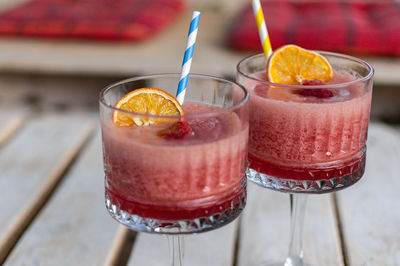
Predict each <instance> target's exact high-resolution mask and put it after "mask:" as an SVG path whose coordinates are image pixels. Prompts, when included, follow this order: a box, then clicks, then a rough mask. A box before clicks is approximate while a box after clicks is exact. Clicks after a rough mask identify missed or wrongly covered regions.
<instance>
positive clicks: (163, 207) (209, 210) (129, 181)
mask: <svg viewBox="0 0 400 266" xmlns="http://www.w3.org/2000/svg"><path fill="white" fill-rule="evenodd" d="M184 108H185V113H201V112H209V111H212V110H217V108H216V107H211V106H208V105H203V104H196V103H185V105H184ZM187 122H188V123H189V125H190V127H191V129H192V132H193V133H192V134H190V135H189V136H185V137H184V138H181V139H166V138H163V137H160V135H159V132H160V130H162V129H163V128H166V127H168V126H169V124H171V123H172V122H171V123H168V122H166V123H161V124H158V125H151V126H145V127H136V126H134V127H129V128H125V127H118V126H116V125H114V124H113V123H112V122H111V121H110V122H109V123H108V124H106V125H105V127H104V128H103V130H102V133H103V140H104V162H105V173H106V182H107V183H106V193H107V194H108V196H109V197H110V198H111V201H112V202H113V203H114V204H116V205H117V206H119V207H120V208H121V209H122V210H125V211H127V212H129V213H131V214H136V215H139V216H142V217H148V218H155V219H164V220H179V219H193V218H197V217H202V216H209V215H212V214H213V213H216V212H221V210H224V209H226V208H229V207H230V204H231V202H232V200H233V199H234V198H235V197H238V195H239V194H241V193H243V191H244V189H245V186H243V181H244V175H245V154H246V143H247V139H248V127H247V126H243V125H242V124H241V121H240V120H239V118H238V116H237V115H236V114H235V113H227V112H221V114H219V115H217V116H212V117H208V118H201V119H200V118H199V119H196V118H193V119H191V118H188V119H187Z"/></svg>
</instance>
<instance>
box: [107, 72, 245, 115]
mask: <svg viewBox="0 0 400 266" xmlns="http://www.w3.org/2000/svg"><path fill="white" fill-rule="evenodd" d="M180 75H181V74H180V73H160V74H148V75H138V76H136V77H132V78H127V79H123V80H120V81H117V82H114V83H112V84H110V85H107V86H106V87H104V88H103V89H102V90H101V91H100V95H99V103H100V104H101V105H103V106H104V107H106V108H109V109H112V110H114V111H118V112H122V113H126V114H130V115H135V116H138V117H145V118H164V119H176V118H185V117H186V118H188V117H212V116H217V115H219V114H221V113H225V112H233V111H235V110H237V109H239V108H240V107H242V106H243V105H245V104H246V103H247V102H248V99H249V92H248V91H247V89H246V88H245V87H244V86H243V85H241V84H239V83H237V82H235V81H231V80H227V79H224V78H220V77H216V76H212V75H205V74H196V73H193V74H192V73H191V74H189V79H190V78H191V77H194V78H198V79H212V80H218V81H222V82H225V83H227V84H231V85H234V86H237V87H238V88H239V89H241V90H242V91H243V93H244V95H243V97H242V98H241V100H240V101H239V102H237V103H235V104H233V105H232V106H229V107H227V108H223V107H222V108H221V109H216V110H213V111H206V112H201V113H189V114H186V113H184V114H183V115H156V114H144V113H137V112H132V111H128V110H124V109H120V108H117V107H115V106H113V105H111V104H108V103H107V102H106V100H105V94H106V93H107V92H109V91H110V90H112V89H113V88H115V87H117V86H119V85H122V84H125V83H129V82H132V81H138V80H146V79H151V78H152V79H154V78H163V77H176V78H177V81H178V82H179V79H180ZM177 85H178V83H177Z"/></svg>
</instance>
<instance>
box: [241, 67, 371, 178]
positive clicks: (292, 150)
mask: <svg viewBox="0 0 400 266" xmlns="http://www.w3.org/2000/svg"><path fill="white" fill-rule="evenodd" d="M254 77H256V78H257V79H259V80H260V79H261V80H265V79H266V77H265V74H264V73H257V74H255V75H254ZM355 79H356V77H355V76H353V75H351V74H349V73H346V72H336V73H335V75H334V77H333V79H332V80H331V81H330V83H329V84H332V88H330V89H329V90H330V91H332V97H327V98H319V97H315V96H312V95H310V94H311V93H306V94H305V93H299V91H296V90H288V89H283V88H271V87H268V86H267V85H266V84H265V85H260V84H261V83H255V82H254V83H251V81H248V84H245V86H246V88H248V89H249V90H250V139H249V163H250V167H251V168H253V169H254V170H256V171H259V172H261V173H264V174H268V175H271V176H274V177H278V178H286V179H304V180H314V179H315V180H317V179H329V178H334V177H337V176H340V175H343V174H346V173H347V174H348V173H349V171H352V170H351V169H350V168H354V165H358V164H359V162H360V160H364V156H365V155H364V152H363V149H364V146H365V139H366V135H367V127H368V122H369V111H370V103H371V91H366V90H365V88H364V87H363V85H362V84H359V83H358V84H349V85H348V86H347V87H340V88H339V87H338V88H335V86H334V84H337V83H344V82H351V81H353V80H355ZM256 84H258V85H256ZM304 95H306V96H304ZM316 96H318V95H316ZM329 169H330V170H329ZM353 170H354V169H353Z"/></svg>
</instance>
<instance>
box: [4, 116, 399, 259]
mask: <svg viewBox="0 0 400 266" xmlns="http://www.w3.org/2000/svg"><path fill="white" fill-rule="evenodd" d="M399 177H400V130H398V129H396V128H394V127H389V126H386V125H383V124H379V123H371V126H370V131H369V139H368V156H367V168H366V174H365V176H364V177H363V179H362V180H361V181H359V182H358V183H357V184H355V185H354V186H352V187H350V188H348V189H346V190H343V191H341V192H338V193H336V194H330V195H311V196H309V200H308V204H307V213H306V218H305V219H306V220H305V228H304V250H305V260H306V261H307V262H308V263H310V264H312V265H354V266H356V265H385V266H386V265H388V266H390V265H393V266H394V265H400V228H399V226H400V193H399V192H398V191H399V190H400V178H399ZM103 178H104V175H103V167H102V154H101V141H100V132H99V125H98V116H97V113H75V114H65V113H64V114H48V113H45V114H29V113H16V112H4V111H3V112H0V188H1V193H0V211H1V215H0V264H2V263H4V265H10V266H11V265H18V266H19V265H41V266H45V265H49V266H50V265H60V266H61V265H129V266H133V265H135V266H148V265H150V266H151V265H157V266H160V265H161V266H162V265H168V258H169V253H168V252H169V250H168V245H167V240H166V237H164V236H158V235H148V234H144V233H138V234H136V233H134V232H132V231H129V230H126V229H124V228H123V227H122V226H120V225H119V224H118V223H117V222H116V221H114V220H113V219H112V218H111V217H110V216H109V215H108V213H107V211H106V209H105V207H104V187H103V186H104V185H103ZM288 229H289V200H288V195H287V194H283V193H278V192H273V191H269V190H266V189H262V188H260V187H257V186H255V185H253V184H249V189H248V203H247V206H246V209H245V211H244V212H243V214H242V215H241V217H240V219H237V220H236V221H235V222H233V223H231V224H229V225H228V226H225V227H224V228H222V229H219V230H215V231H211V232H208V233H203V234H198V235H190V236H187V237H186V238H185V246H186V249H185V263H186V265H190V266H191V265H193V266H197V265H199V266H200V265H216V266H217V265H221V266H225V265H226V266H228V265H234V266H247V265H255V264H256V263H257V262H260V261H277V260H279V259H283V258H284V257H285V255H286V251H287V246H288V234H289V233H288Z"/></svg>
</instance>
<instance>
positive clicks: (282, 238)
mask: <svg viewBox="0 0 400 266" xmlns="http://www.w3.org/2000/svg"><path fill="white" fill-rule="evenodd" d="M248 187H249V193H248V195H249V197H248V202H247V206H246V209H245V211H244V214H243V217H242V223H241V229H240V232H241V234H240V245H239V259H238V261H239V263H238V265H243V266H247V265H257V264H258V263H260V262H268V263H273V262H275V263H276V262H278V263H283V261H284V259H285V258H286V256H287V252H288V247H289V219H290V210H289V209H290V204H289V195H288V194H285V193H280V192H275V191H271V190H268V189H265V188H261V187H259V186H257V185H254V184H252V183H249V186H248ZM303 238H304V242H303V250H304V261H305V262H306V263H308V264H310V265H343V262H342V256H341V248H340V241H339V235H338V231H337V228H336V218H335V212H334V206H333V202H332V200H331V197H330V196H329V195H309V196H308V200H307V205H306V214H305V221H304V232H303Z"/></svg>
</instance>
